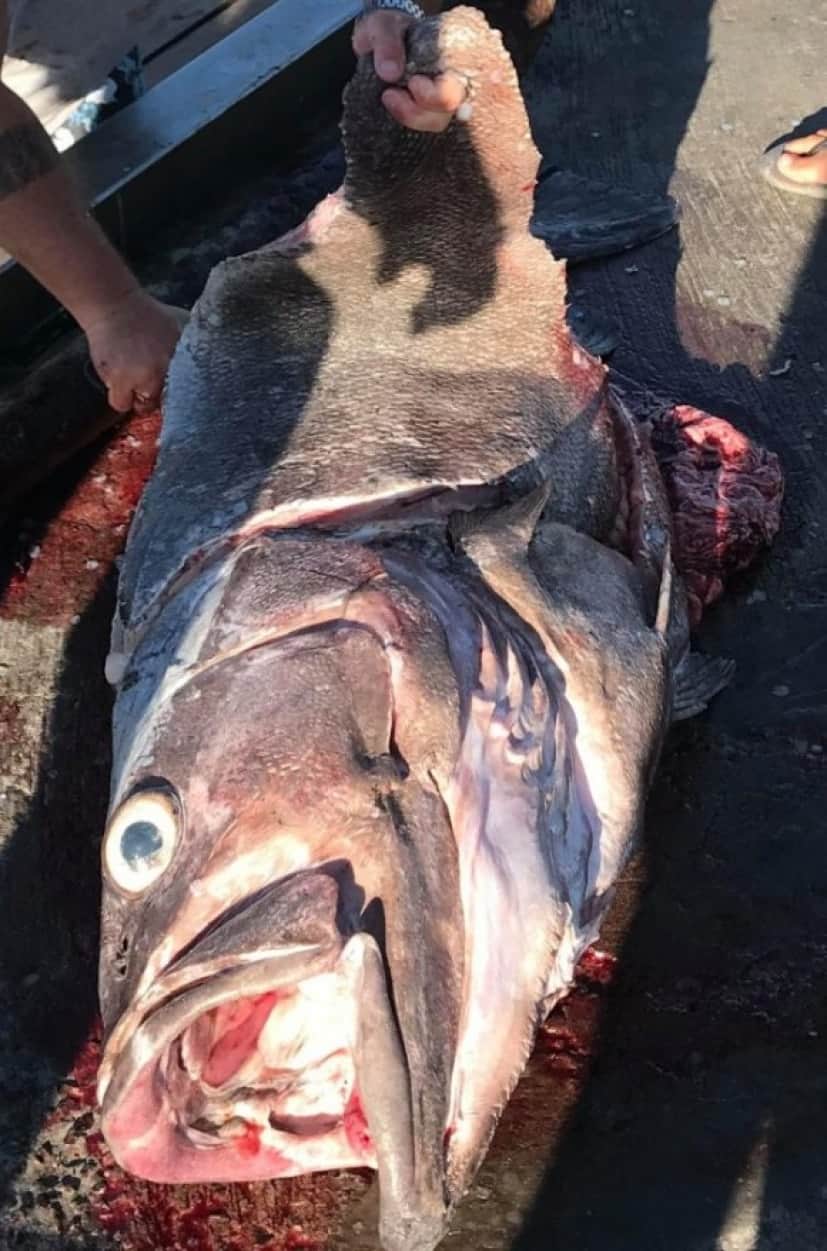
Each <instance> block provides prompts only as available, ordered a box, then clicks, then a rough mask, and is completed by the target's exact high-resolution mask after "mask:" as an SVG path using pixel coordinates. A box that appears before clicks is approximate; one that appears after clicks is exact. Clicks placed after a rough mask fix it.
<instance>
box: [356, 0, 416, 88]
mask: <svg viewBox="0 0 827 1251" xmlns="http://www.w3.org/2000/svg"><path fill="white" fill-rule="evenodd" d="M410 25H411V19H410V18H409V17H408V16H407V15H406V14H404V13H371V14H369V15H368V16H367V17H363V18H362V19H361V20H360V21H358V22H357V23H356V27H355V29H354V32H353V50H354V52H355V53H356V55H357V56H367V55H368V54H369V53H371V52H372V53H373V68H374V69H375V70H376V73H377V74H378V76H379V77H380V78H381V79H382V81H383V82H387V83H395V82H398V81H399V79H400V78H401V77H402V74H403V72H404V70H405V31H406V30H407V28H408V27H409V26H410Z"/></svg>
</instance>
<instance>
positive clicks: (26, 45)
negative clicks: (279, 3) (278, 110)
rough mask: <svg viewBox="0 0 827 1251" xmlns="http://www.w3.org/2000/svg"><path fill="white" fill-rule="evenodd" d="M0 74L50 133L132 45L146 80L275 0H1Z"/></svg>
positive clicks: (173, 67) (188, 57)
mask: <svg viewBox="0 0 827 1251" xmlns="http://www.w3.org/2000/svg"><path fill="white" fill-rule="evenodd" d="M7 3H8V7H9V12H10V15H11V37H10V43H9V55H8V57H7V58H6V61H5V63H4V65H3V80H4V82H6V83H7V85H8V86H9V87H11V89H12V90H13V91H14V92H16V94H17V95H18V96H20V98H21V99H22V100H25V101H26V103H27V104H28V105H29V107H30V108H31V109H33V110H34V112H35V113H36V114H37V116H38V117H39V118H40V120H41V122H43V124H44V126H46V127H47V129H49V131H50V133H51V132H53V131H54V129H55V127H57V126H58V125H59V124H60V122H61V121H62V120H63V118H64V117H66V116H67V115H68V114H69V113H70V112H71V111H72V109H73V108H74V107H75V106H76V104H77V102H78V101H79V100H80V99H82V98H83V96H84V95H85V94H86V93H87V92H90V91H95V90H97V89H98V88H99V87H100V86H101V84H102V83H103V81H104V79H105V77H106V75H107V74H108V72H109V71H110V70H111V69H112V68H113V67H114V66H115V65H116V64H117V63H118V61H120V59H121V57H123V56H124V55H125V53H127V52H128V51H129V49H130V48H132V47H134V46H136V45H137V46H138V47H139V49H140V51H141V56H142V58H143V61H144V64H145V69H144V80H145V83H146V86H147V87H152V86H154V84H155V83H158V82H160V81H161V79H162V78H165V77H166V76H167V75H168V74H171V73H173V72H174V71H175V70H176V69H179V68H180V67H181V66H182V65H184V64H186V63H187V62H189V61H191V60H192V59H193V58H194V57H196V56H198V55H199V54H200V53H201V52H203V51H205V50H206V49H207V48H209V47H211V46H212V45H213V44H214V43H217V42H218V41H219V40H220V39H223V38H224V36H225V35H227V34H228V33H229V32H230V31H231V30H235V29H236V28H237V27H238V26H241V25H243V23H244V22H247V21H249V20H250V18H252V17H255V16H256V14H257V13H260V12H261V11H262V10H263V9H265V8H268V7H269V5H270V4H272V3H274V0H186V2H185V3H178V2H177V0H138V2H137V3H133V4H125V3H122V2H121V0H114V2H113V0H103V2H102V0H74V2H73V3H72V4H62V5H55V4H54V2H53V0H7Z"/></svg>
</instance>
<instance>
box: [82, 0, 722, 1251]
mask: <svg viewBox="0 0 827 1251" xmlns="http://www.w3.org/2000/svg"><path fill="white" fill-rule="evenodd" d="M408 69H409V72H422V73H435V72H437V71H438V70H442V69H453V70H455V71H456V72H459V73H462V74H463V75H464V76H465V77H466V79H467V81H468V84H469V98H468V103H467V105H466V106H465V108H464V110H463V112H462V113H461V115H460V117H459V118H458V119H457V121H456V122H455V123H453V124H452V126H451V127H450V128H449V130H448V131H447V132H446V133H445V134H444V135H442V136H424V135H415V134H412V133H410V132H406V131H403V130H401V129H400V128H399V127H397V126H396V124H395V123H393V122H392V120H391V119H390V118H389V116H388V115H387V114H386V112H385V111H384V109H383V108H382V106H381V101H380V95H381V85H380V84H379V83H378V82H377V80H376V79H375V77H374V75H373V72H372V69H371V66H370V65H369V64H368V63H363V64H361V65H360V66H359V68H358V70H357V73H356V76H355V78H354V80H353V82H352V84H351V85H350V87H349V89H348V92H347V95H346V101H345V119H344V126H343V131H344V139H345V148H346V156H347V175H346V180H345V184H344V188H343V191H342V193H341V194H339V195H338V196H336V197H332V198H331V199H329V200H328V201H325V202H324V203H323V204H322V205H320V206H319V207H318V208H317V209H316V210H315V212H314V214H313V215H312V216H311V218H310V219H308V221H307V222H306V223H305V224H304V226H303V227H301V228H299V230H297V231H295V232H293V233H292V234H291V235H290V236H288V237H286V238H285V239H283V240H281V241H280V242H279V243H277V244H275V245H271V246H270V247H268V248H265V249H263V250H261V251H259V252H256V253H253V254H251V255H248V256H243V257H240V258H237V259H235V260H232V261H227V262H225V263H224V264H222V265H221V266H219V267H218V268H217V270H215V271H214V272H213V274H212V276H211V277H210V279H209V281H208V284H207V287H206V289H205V292H204V294H203V296H202V297H201V299H200V301H199V303H198V304H197V306H196V308H195V310H194V312H193V315H192V318H191V320H190V323H189V325H188V327H187V329H186V331H185V333H184V335H183V338H182V341H181V344H180V346H179V348H178V350H177V353H176V356H175V358H174V360H173V363H172V367H171V371H170V377H169V381H168V387H167V393H166V397H165V403H164V424H163V429H162V434H161V441H160V446H159V453H158V461H157V466H156V469H155V471H154V474H153V476H152V478H151V480H150V482H149V484H148V487H147V489H146V491H145V493H144V496H143V499H142V501H141V504H140V507H139V510H138V513H137V515H136V519H135V521H134V524H133V527H132V530H131V533H130V537H129V542H128V546H127V550H126V554H125V558H124V562H123V566H122V569H121V576H120V586H119V597H118V614H117V619H116V622H115V624H114V627H113V643H112V654H111V656H110V659H109V673H110V677H111V679H112V680H113V681H114V682H115V684H116V686H117V699H116V704H115V714H114V763H113V776H112V791H111V804H110V815H109V819H108V825H107V830H106V833H105V836H104V844H103V879H104V884H103V913H102V944H101V961H100V987H101V1003H102V1010H103V1016H104V1024H105V1027H106V1047H105V1053H104V1058H103V1062H102V1066H101V1072H100V1080H99V1098H100V1102H101V1115H102V1128H103V1132H104V1134H105V1136H106V1138H107V1141H108V1142H109V1145H110V1147H111V1149H112V1151H113V1153H114V1155H115V1157H116V1158H117V1159H118V1161H119V1162H120V1163H121V1164H122V1165H123V1167H125V1168H126V1169H128V1170H130V1171H132V1172H134V1173H137V1174H139V1175H141V1176H143V1177H147V1178H150V1179H153V1180H156V1181H162V1182H173V1183H174V1182H194V1181H248V1180H256V1179H263V1178H277V1177H282V1176H287V1175H291V1174H296V1173H303V1172H308V1171H313V1170H319V1169H330V1168H344V1167H352V1166H369V1167H372V1168H375V1169H376V1170H377V1171H378V1174H379V1183H380V1191H381V1236H382V1241H383V1245H384V1246H385V1247H386V1249H387V1251H426V1249H427V1251H430V1248H433V1247H434V1246H436V1244H437V1243H438V1242H439V1241H440V1239H441V1237H442V1236H443V1234H444V1232H445V1229H446V1227H447V1222H448V1220H449V1218H450V1213H451V1211H452V1209H453V1207H454V1206H455V1204H456V1203H457V1201H458V1200H459V1198H460V1197H461V1196H462V1194H463V1192H464V1191H465V1190H466V1189H467V1187H468V1185H469V1183H470V1181H471V1179H472V1178H473V1175H474V1173H475V1171H476V1169H477V1167H478V1166H479V1163H480V1161H481V1159H482V1157H483V1155H484V1153H485V1151H486V1149H487V1146H488V1143H489V1141H490V1138H491V1135H492V1133H493V1131H494V1128H495V1126H496V1122H497V1119H498V1116H499V1114H500V1112H501V1110H502V1108H503V1106H504V1104H505V1102H506V1101H507V1099H508V1097H509V1094H510V1093H511V1090H512V1089H513V1087H514V1085H515V1083H516V1082H517V1080H518V1078H519V1076H520V1073H521V1071H522V1068H523V1066H524V1063H525V1061H526V1059H527V1056H528V1054H529V1052H530V1049H531V1046H532V1043H533V1039H534V1034H535V1031H536V1028H537V1025H538V1024H539V1022H540V1021H541V1020H542V1018H543V1016H544V1014H545V1013H546V1012H547V1011H548V1009H549V1007H550V1006H552V1005H553V1003H554V1002H556V1000H557V999H558V998H559V997H560V996H561V995H562V994H564V993H565V991H566V989H567V987H568V986H569V985H570V983H571V981H572V977H573V973H574V968H575V965H576V962H577V960H578V958H579V957H580V955H581V954H582V953H583V951H584V950H585V949H586V947H587V946H588V945H589V944H590V943H592V942H593V941H594V939H595V937H596V936H597V933H598V931H599V927H600V923H601V920H602V918H603V916H604V915H605V911H606V908H607V906H608V904H609V902H610V900H611V896H612V890H613V886H614V884H615V882H616V880H617V876H618V874H619V872H620V871H621V869H622V867H623V865H624V864H625V862H626V861H627V859H628V857H629V855H630V854H631V852H632V851H633V849H634V846H635V843H636V840H637V838H638V835H639V832H640V827H641V822H642V815H643V809H644V802H645V796H646V791H647V789H648V786H649V784H650V782H651V779H652V776H653V773H654V770H655V768H656V765H657V760H658V757H659V753H660V749H661V745H662V742H663V738H664V735H665V733H666V730H667V728H668V725H669V723H670V721H671V720H672V719H673V718H674V717H675V716H682V715H689V714H690V713H692V712H694V711H697V710H698V709H699V708H700V707H702V706H703V704H704V703H705V701H706V699H707V698H709V697H710V696H711V695H712V694H713V693H714V691H715V690H716V689H718V687H719V686H720V685H722V683H723V682H724V681H725V680H726V677H727V676H728V669H727V667H726V666H725V665H723V664H721V663H720V662H714V661H700V660H699V659H698V658H696V657H694V656H693V654H692V653H691V652H690V651H689V643H688V631H687V627H686V610H685V597H684V595H683V592H682V587H681V584H680V580H679V578H678V576H677V574H676V572H675V570H674V567H673V563H672V555H671V530H670V519H669V512H668V508H667V506H666V502H665V496H664V493H663V489H662V484H661V483H660V479H659V474H658V470H657V466H656V464H655V462H654V459H653V458H652V455H651V452H650V450H649V448H648V446H647V444H646V442H645V439H644V438H643V437H642V435H641V432H640V430H639V429H638V427H637V426H636V423H635V422H634V420H633V418H632V417H631V416H630V415H629V414H628V413H627V412H626V411H625V409H624V408H623V405H622V404H621V403H620V402H619V400H618V399H617V397H615V396H613V395H612V393H611V392H610V390H609V389H608V387H607V384H606V376H605V370H604V369H603V367H602V366H601V365H600V364H599V362H597V361H596V360H594V359H593V358H591V357H590V356H589V355H588V354H586V353H585V352H583V351H582V349H580V348H578V347H577V346H576V345H575V344H574V342H573V341H572V339H571V336H570V334H569V332H568V330H567V328H566V321H565V273H564V269H563V267H562V266H561V265H560V264H558V263H557V262H556V261H555V260H554V259H553V258H552V256H551V255H550V253H549V252H548V251H547V249H546V248H545V246H544V244H543V243H542V242H541V241H540V240H539V239H538V238H535V237H534V236H533V235H532V234H531V231H530V228H529V221H530V216H531V211H532V193H533V187H534V182H535V178H536V172H537V166H538V154H537V151H536V149H535V147H534V144H533V142H532V139H531V135H530V131H529V126H528V120H527V118H526V114H525V110H524V107H523V103H522V100H521V97H520V93H519V89H518V86H517V81H516V76H515V73H514V69H513V66H512V64H511V62H510V60H509V58H508V56H507V55H506V53H505V52H504V50H503V47H502V43H501V41H500V38H499V36H498V35H496V34H495V33H494V32H492V31H491V30H490V29H489V27H488V26H487V24H486V22H485V21H484V19H483V18H482V17H481V16H480V15H479V14H478V13H476V12H474V11H473V10H469V9H464V8H458V9H454V10H453V11H451V12H450V13H448V14H446V15H444V16H443V17H442V18H440V19H431V20H428V21H425V22H422V23H420V24H418V25H417V26H416V27H415V28H413V31H412V34H411V40H410V47H409V67H408Z"/></svg>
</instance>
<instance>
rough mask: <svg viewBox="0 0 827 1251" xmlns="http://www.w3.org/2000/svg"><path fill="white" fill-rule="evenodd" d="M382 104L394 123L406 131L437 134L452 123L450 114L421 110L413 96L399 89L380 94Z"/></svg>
mask: <svg viewBox="0 0 827 1251" xmlns="http://www.w3.org/2000/svg"><path fill="white" fill-rule="evenodd" d="M382 103H383V104H384V106H385V108H386V109H387V110H388V112H389V113H390V115H391V117H392V118H393V119H394V121H396V122H399V124H400V126H405V127H407V129H408V130H419V131H426V132H429V133H431V134H437V135H438V134H439V133H440V132H441V131H443V130H446V129H447V127H448V126H450V124H451V121H452V114H451V113H446V112H444V111H443V110H439V111H436V110H430V109H423V108H422V107H421V106H420V105H418V104H417V103H416V101H415V100H414V98H413V96H412V95H411V94H410V93H409V92H407V91H404V90H403V89H402V88H399V87H391V88H389V89H388V90H387V91H385V92H383V94H382Z"/></svg>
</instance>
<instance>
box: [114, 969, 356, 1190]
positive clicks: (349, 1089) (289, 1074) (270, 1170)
mask: <svg viewBox="0 0 827 1251" xmlns="http://www.w3.org/2000/svg"><path fill="white" fill-rule="evenodd" d="M335 978H336V975H335V974H322V975H319V976H317V977H313V978H309V979H307V983H300V984H299V985H298V986H296V987H295V988H290V989H286V990H285V989H280V990H278V991H272V992H270V993H265V994H260V995H255V996H251V997H241V998H239V999H236V1000H232V1001H230V1002H229V1003H224V1004H221V1005H220V1006H219V1007H217V1008H213V1009H210V1010H209V1011H207V1012H205V1013H204V1014H203V1016H201V1017H199V1018H198V1019H197V1020H196V1021H195V1022H193V1023H192V1024H191V1025H189V1026H188V1027H187V1028H186V1029H185V1030H184V1031H183V1032H182V1033H181V1034H180V1035H179V1036H178V1037H177V1038H175V1039H174V1041H173V1042H171V1043H170V1044H169V1045H168V1046H167V1047H166V1048H165V1050H164V1051H163V1052H162V1053H161V1054H160V1055H158V1056H155V1057H154V1058H153V1059H152V1060H151V1061H150V1063H149V1064H147V1065H146V1066H145V1067H144V1068H143V1069H142V1070H141V1071H140V1072H139V1073H138V1074H137V1075H136V1078H135V1080H134V1081H133V1082H132V1083H131V1084H130V1087H129V1090H128V1091H126V1092H125V1093H124V1095H123V1097H122V1098H121V1099H120V1100H119V1101H118V1103H117V1105H116V1107H115V1108H113V1109H112V1110H111V1112H107V1109H106V1108H104V1113H103V1128H104V1133H105V1136H106V1137H107V1140H108V1141H109V1144H110V1146H111V1148H112V1150H113V1153H114V1155H115V1157H116V1158H117V1159H118V1162H119V1163H120V1164H121V1166H122V1167H123V1168H125V1169H126V1170H127V1171H129V1172H132V1173H135V1174H136V1175H138V1176H141V1177H145V1178H147V1179H148V1180H151V1181H156V1182H162V1183H164V1182H166V1183H176V1184H177V1183H190V1182H198V1181H209V1182H246V1181H255V1180H263V1179H265V1178H277V1177H290V1176H298V1175H300V1174H304V1173H310V1172H321V1171H327V1170H331V1169H340V1168H357V1167H369V1168H375V1167H376V1152H375V1149H374V1145H373V1141H372V1139H371V1136H370V1133H369V1130H368V1127H367V1121H366V1117H365V1114H364V1112H363V1109H362V1103H361V1099H360V1095H359V1091H358V1088H357V1083H356V1070H355V1063H354V1059H353V1051H352V1045H351V1038H352V1032H353V1031H352V1021H353V1018H354V1013H355V1005H353V1004H352V1003H350V1002H348V1001H347V999H346V993H345V988H344V987H342V986H337V985H336V984H335ZM314 983H316V984H315V985H314ZM325 994H327V996H328V998H327V1000H325V999H324V996H325ZM322 1018H324V1019H322Z"/></svg>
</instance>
